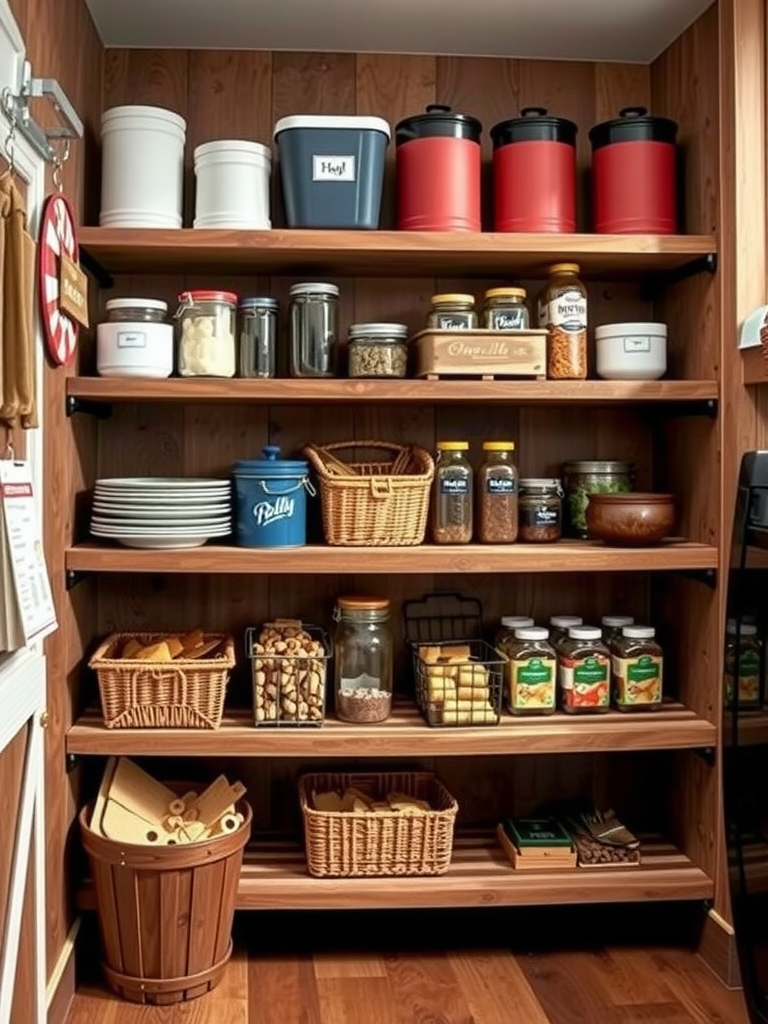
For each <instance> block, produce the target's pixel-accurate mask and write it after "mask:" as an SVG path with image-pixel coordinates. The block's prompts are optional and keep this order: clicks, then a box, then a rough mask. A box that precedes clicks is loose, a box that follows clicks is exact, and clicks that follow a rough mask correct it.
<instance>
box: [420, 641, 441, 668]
mask: <svg viewBox="0 0 768 1024" xmlns="http://www.w3.org/2000/svg"><path fill="white" fill-rule="evenodd" d="M419 657H420V658H421V660H422V661H426V662H427V664H432V663H434V662H436V661H437V659H438V658H439V657H440V648H439V647H432V646H430V645H429V644H421V645H420V647H419Z"/></svg>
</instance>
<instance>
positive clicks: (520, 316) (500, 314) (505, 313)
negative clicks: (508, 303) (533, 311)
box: [488, 308, 528, 331]
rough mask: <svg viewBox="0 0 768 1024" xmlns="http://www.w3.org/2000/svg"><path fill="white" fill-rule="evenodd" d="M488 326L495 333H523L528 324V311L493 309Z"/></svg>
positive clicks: (490, 312) (489, 315) (521, 309)
mask: <svg viewBox="0 0 768 1024" xmlns="http://www.w3.org/2000/svg"><path fill="white" fill-rule="evenodd" d="M488 319H489V323H488V326H489V327H490V328H491V330H494V331H521V330H524V329H525V328H526V327H527V326H528V324H527V323H526V319H527V318H526V311H525V309H523V308H520V309H514V308H513V309H491V310H489V312H488Z"/></svg>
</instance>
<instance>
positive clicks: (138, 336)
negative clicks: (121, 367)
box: [117, 331, 147, 348]
mask: <svg viewBox="0 0 768 1024" xmlns="http://www.w3.org/2000/svg"><path fill="white" fill-rule="evenodd" d="M117 347H118V348H146V347H147V335H146V333H145V332H144V331H118V332H117Z"/></svg>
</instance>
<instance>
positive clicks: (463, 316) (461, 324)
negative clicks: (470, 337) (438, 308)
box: [434, 313, 472, 331]
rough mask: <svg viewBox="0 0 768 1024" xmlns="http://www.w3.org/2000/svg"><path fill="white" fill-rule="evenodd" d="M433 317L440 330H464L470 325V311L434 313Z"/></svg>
mask: <svg viewBox="0 0 768 1024" xmlns="http://www.w3.org/2000/svg"><path fill="white" fill-rule="evenodd" d="M434 319H435V322H436V325H437V328H438V330H441V331H466V330H469V328H470V327H471V326H472V314H471V313H435V314H434Z"/></svg>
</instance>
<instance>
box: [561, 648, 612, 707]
mask: <svg viewBox="0 0 768 1024" xmlns="http://www.w3.org/2000/svg"><path fill="white" fill-rule="evenodd" d="M608 669H609V660H608V657H607V656H606V655H604V654H588V655H586V656H585V657H583V658H568V657H561V659H560V685H561V687H562V689H563V702H564V704H565V706H566V707H567V708H585V709H589V708H607V707H608V703H609V693H608Z"/></svg>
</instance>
